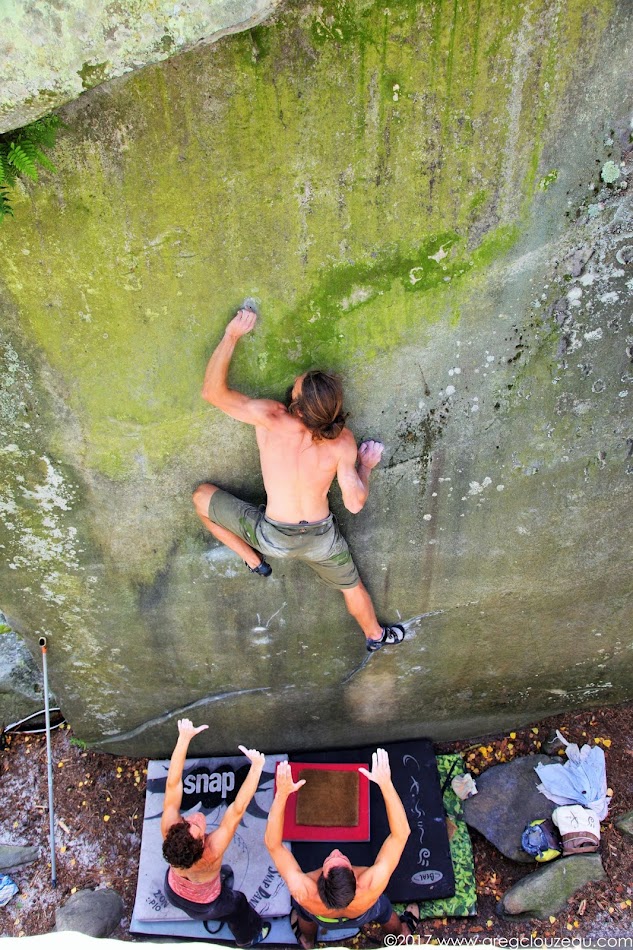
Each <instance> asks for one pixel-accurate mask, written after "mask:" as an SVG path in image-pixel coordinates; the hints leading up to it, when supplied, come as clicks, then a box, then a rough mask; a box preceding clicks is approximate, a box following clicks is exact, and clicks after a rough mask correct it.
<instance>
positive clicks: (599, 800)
mask: <svg viewBox="0 0 633 950" xmlns="http://www.w3.org/2000/svg"><path fill="white" fill-rule="evenodd" d="M556 735H557V736H558V738H559V739H560V740H561V742H564V743H565V747H566V748H565V752H566V754H567V761H566V762H565V764H564V765H563V764H561V763H558V762H556V763H554V764H552V765H536V766H535V767H534V768H535V771H536V774H537V775H538V777H539V778H540V780H541V784H540V785H537V788H538V790H539V792H542V794H543V795H545V797H546V798H549V800H550V801H552V802H556V804H557V805H584V806H585V808H591V810H592V811H593V812H595V813H596V815H597V816H598V819H599V821H604V819H605V818H606V817H607V814H608V812H609V802H610V801H611V798H610V797H609V796H608V795H607V768H606V765H605V761H604V750H603V749H601V748H600V746H597V745H594V746H590V745H584V746H583V747H582V749H579V748H578V746H577V745H576V744H575V743H574V742H567V740H566V739H565V738H564V736H562V735H561V734H560V732H557V733H556Z"/></svg>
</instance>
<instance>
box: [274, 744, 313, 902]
mask: <svg viewBox="0 0 633 950" xmlns="http://www.w3.org/2000/svg"><path fill="white" fill-rule="evenodd" d="M276 779H277V791H276V792H275V798H274V801H273V803H272V806H271V809H270V812H269V813H268V822H267V824H266V833H265V835H264V841H265V843H266V847H267V848H268V850H269V852H270V856H271V858H272V859H273V861H274V862H275V867H276V868H277V870H278V871H279V873H280V874H281V876H282V878H283V879H284V881H285V882H286V885H287V886H288V890H289V891H290V893H291V894H292V896H293V897H294V898H295V900H298V901H299V902H301V900H302V899H304V897H305V895H306V894H307V893H309V892H310V890H311V889H312V887H313V881H312V879H311V878H309V877H308V875H307V874H304V873H303V871H302V870H301V868H300V867H299V865H298V863H297V860H296V858H295V857H294V856H293V855H292V852H291V851H290V850H289V849H288V848H287V847H286V845H285V844H284V843H283V840H282V835H283V828H284V814H285V812H286V802H287V801H288V796H289V795H291V794H292V793H293V792H296V791H298V789H300V788H301V786H302V785H305V779H302V780H301V781H300V782H293V781H292V772H291V771H290V764H289V763H288V762H280V763H279V765H278V766H277V775H276Z"/></svg>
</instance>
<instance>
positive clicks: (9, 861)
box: [0, 844, 40, 871]
mask: <svg viewBox="0 0 633 950" xmlns="http://www.w3.org/2000/svg"><path fill="white" fill-rule="evenodd" d="M39 854H40V849H39V848H38V847H37V846H36V845H20V844H0V871H8V870H9V868H17V867H20V866H21V865H23V864H32V863H33V861H37V859H38V858H39Z"/></svg>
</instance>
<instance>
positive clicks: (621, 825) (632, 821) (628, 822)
mask: <svg viewBox="0 0 633 950" xmlns="http://www.w3.org/2000/svg"><path fill="white" fill-rule="evenodd" d="M614 824H615V827H616V828H617V829H618V831H622V832H623V833H624V834H625V835H632V836H633V811H627V813H626V814H625V815H620V817H619V818H617V819H616V821H615V822H614Z"/></svg>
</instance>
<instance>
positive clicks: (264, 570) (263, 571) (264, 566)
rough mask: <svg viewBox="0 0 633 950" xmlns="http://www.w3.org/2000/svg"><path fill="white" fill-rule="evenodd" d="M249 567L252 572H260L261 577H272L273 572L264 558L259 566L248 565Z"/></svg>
mask: <svg viewBox="0 0 633 950" xmlns="http://www.w3.org/2000/svg"><path fill="white" fill-rule="evenodd" d="M244 563H245V564H246V561H244ZM246 566H247V567H248V564H246ZM248 569H249V571H250V572H251V574H259V576H260V577H270V575H271V574H272V572H273V569H272V567H271V566H270V564H269V563H268V561H265V560H264V559H263V558H262V561H261V564H258V565H257V567H248Z"/></svg>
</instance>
